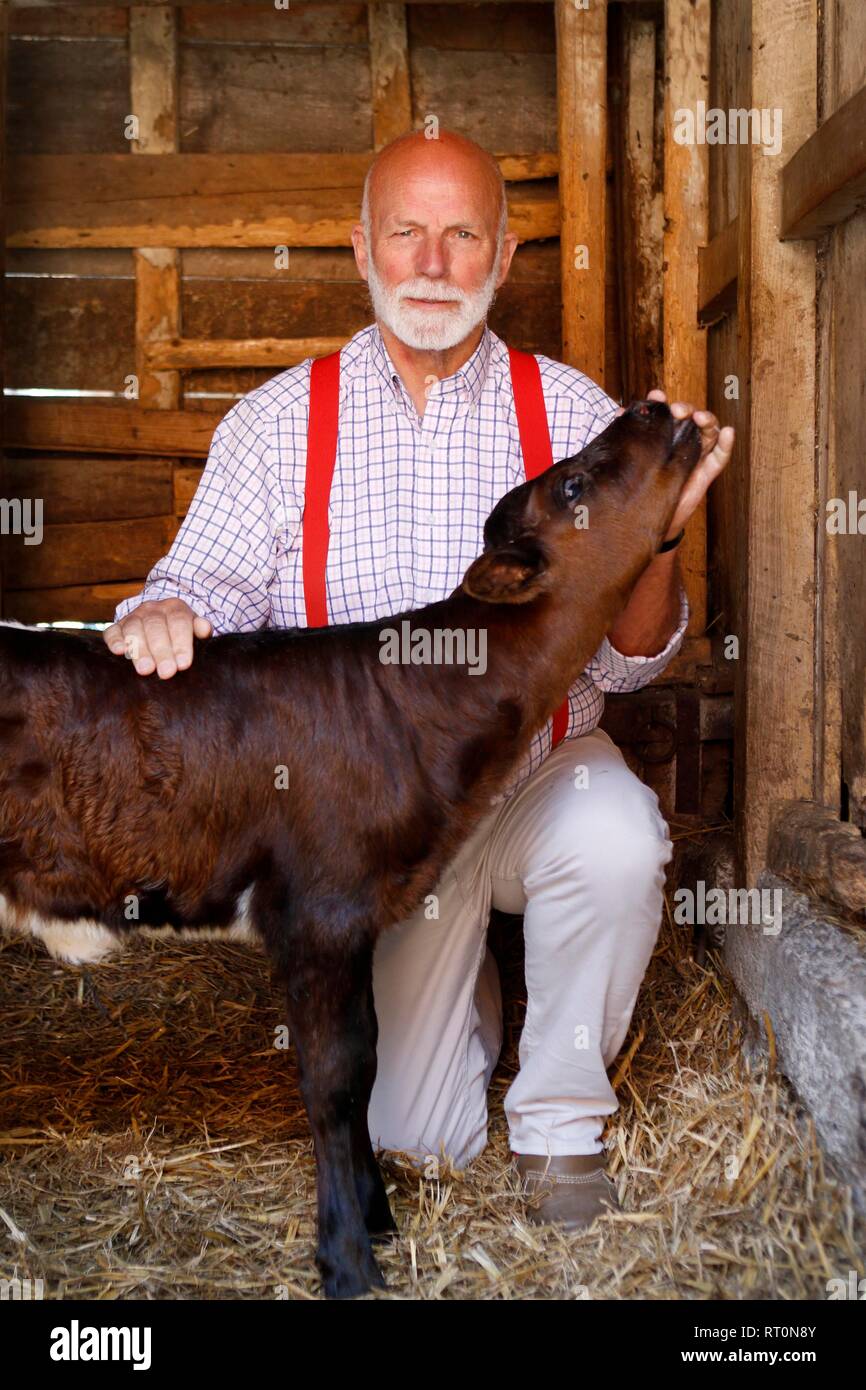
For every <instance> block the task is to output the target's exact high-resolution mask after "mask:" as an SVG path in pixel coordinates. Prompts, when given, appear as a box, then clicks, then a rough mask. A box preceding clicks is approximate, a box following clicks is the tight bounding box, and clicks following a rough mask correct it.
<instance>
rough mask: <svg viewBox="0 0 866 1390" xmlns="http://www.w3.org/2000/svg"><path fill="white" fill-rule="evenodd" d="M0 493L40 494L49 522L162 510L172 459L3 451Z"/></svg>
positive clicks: (169, 499)
mask: <svg viewBox="0 0 866 1390" xmlns="http://www.w3.org/2000/svg"><path fill="white" fill-rule="evenodd" d="M72 409H75V407H74V406H73V407H72ZM3 495H4V496H5V497H22V498H23V497H41V498H43V499H44V504H45V506H44V519H45V521H46V522H52V523H53V522H61V521H118V520H122V519H124V518H128V517H137V516H165V515H167V514H168V513H169V512H170V511H172V510H173V494H172V464H171V460H170V459H161V458H150V457H145V458H137V459H118V458H87V457H85V458H72V457H70V456H69V455H66V456H65V457H61V458H41V457H36V458H34V457H32V456H25V457H23V458H18V457H7V460H6V482H5V488H4V493H3Z"/></svg>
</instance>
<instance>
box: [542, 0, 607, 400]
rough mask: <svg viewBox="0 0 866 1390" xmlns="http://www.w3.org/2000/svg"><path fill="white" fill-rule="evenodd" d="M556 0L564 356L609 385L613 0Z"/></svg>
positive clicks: (583, 370) (599, 382) (593, 377)
mask: <svg viewBox="0 0 866 1390" xmlns="http://www.w3.org/2000/svg"><path fill="white" fill-rule="evenodd" d="M588 4H589V8H588V9H580V8H578V7H577V6H576V5H575V4H574V0H555V14H556V95H557V117H558V138H559V222H560V231H559V239H560V241H559V244H560V258H561V264H562V357H563V361H565V362H568V363H569V364H570V365H571V366H573V367H578V368H579V369H580V370H581V371H582V372H585V373H586V375H587V376H589V377H592V379H593V380H594V381H596V382H598V384H599V385H600V386H603V385H604V362H605V355H604V330H605V323H604V296H605V282H604V272H605V263H604V257H605V228H606V218H605V204H606V189H605V173H606V171H605V164H606V159H607V0H588Z"/></svg>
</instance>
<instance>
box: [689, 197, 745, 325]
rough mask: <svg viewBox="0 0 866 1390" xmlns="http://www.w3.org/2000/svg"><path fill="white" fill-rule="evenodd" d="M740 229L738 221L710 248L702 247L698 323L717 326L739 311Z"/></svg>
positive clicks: (699, 261)
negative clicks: (738, 264)
mask: <svg viewBox="0 0 866 1390" xmlns="http://www.w3.org/2000/svg"><path fill="white" fill-rule="evenodd" d="M738 255H739V228H738V226H737V219H736V218H734V220H733V222H729V223H728V225H727V227H725V229H724V231H722V232H719V234H718V236H714V237H713V239H712V241H711V242H710V243H709V245H708V246H699V247H698V321H699V322H700V323H702V324H710V323H714V322H716V320H717V319H720V318H722V317H723V315H725V314H729V313H733V312H734V311H735V310H736V307H737V259H738Z"/></svg>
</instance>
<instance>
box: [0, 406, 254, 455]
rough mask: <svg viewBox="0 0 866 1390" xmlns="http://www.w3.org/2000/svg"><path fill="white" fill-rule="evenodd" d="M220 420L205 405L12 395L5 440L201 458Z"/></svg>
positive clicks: (61, 448)
mask: <svg viewBox="0 0 866 1390" xmlns="http://www.w3.org/2000/svg"><path fill="white" fill-rule="evenodd" d="M226 408H228V406H226ZM223 413H224V412H223ZM219 421H220V416H219V415H213V414H209V413H208V412H207V411H204V410H159V411H154V410H143V409H142V408H141V407H139V406H120V405H118V406H111V405H78V404H76V405H69V404H67V403H66V402H64V403H63V404H62V405H56V404H54V403H53V402H50V401H29V400H25V399H23V398H21V397H18V398H17V399H16V398H14V397H13V398H12V399H7V402H6V443H7V448H11V449H42V450H46V451H50V452H55V451H56V452H58V453H95V454H163V455H166V454H168V455H173V454H183V455H187V456H188V457H190V458H202V457H207V453H208V450H209V449H210V442H211V438H212V437H213V432H214V430H215V429H216V427H217V425H218V424H219Z"/></svg>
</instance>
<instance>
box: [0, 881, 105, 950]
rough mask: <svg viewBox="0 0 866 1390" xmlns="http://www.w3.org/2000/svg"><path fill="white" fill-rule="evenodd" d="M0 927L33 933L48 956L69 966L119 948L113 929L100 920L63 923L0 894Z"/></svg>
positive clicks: (28, 934)
mask: <svg viewBox="0 0 866 1390" xmlns="http://www.w3.org/2000/svg"><path fill="white" fill-rule="evenodd" d="M0 927H2V928H5V930H7V931H10V932H17V933H19V934H21V935H24V936H35V937H36V938H37V939H38V940H39V941H41V942H42V944H43V945H44V947H45V949H46V950H47V951H48V953H49V955H51V956H53V957H54V959H55V960H63V961H66V962H67V964H69V965H96V964H98V962H99V961H102V960H105V959H107V957H108V956H110V955H113V954H114V953H115V952H116V951H117V950H119V948H120V942H119V940H118V938H117V936H116V935H115V933H114V932H113V931H110V930H109V928H108V927H103V926H102V924H101V923H100V922H87V921H78V922H63V921H61V920H60V919H59V918H57V917H40V915H39V914H38V913H36V912H33V911H31V910H30V909H29V908H28V909H26V910H23V911H22V910H21V909H20V908H16V907H14V906H13V905H12V903H10V902H9V901H8V900H7V899H6V898H4V896H3V894H2V893H0Z"/></svg>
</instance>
